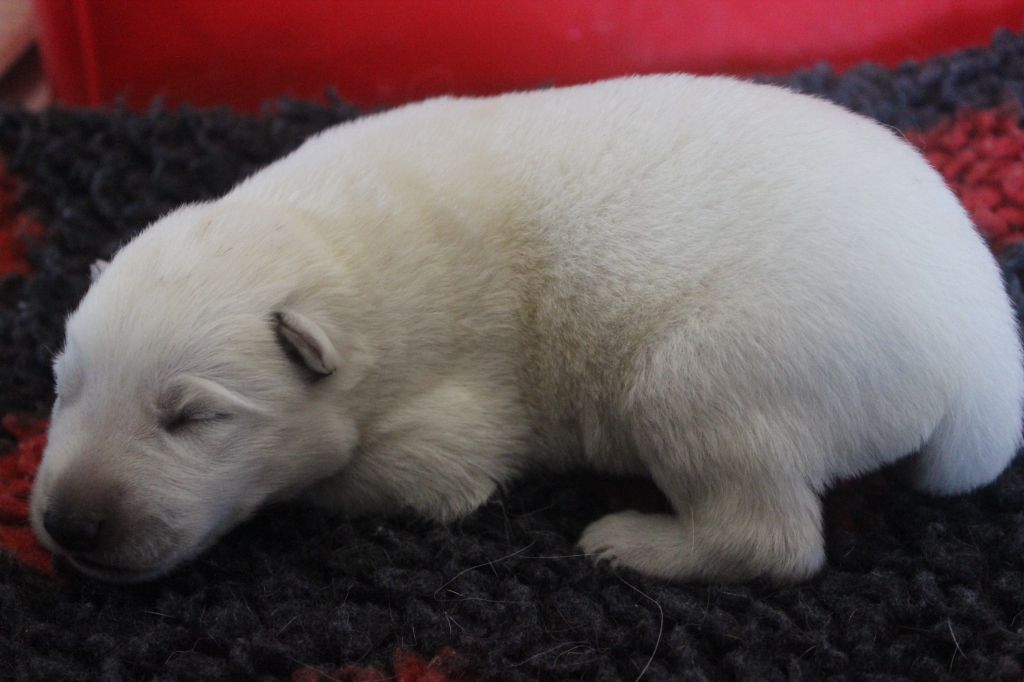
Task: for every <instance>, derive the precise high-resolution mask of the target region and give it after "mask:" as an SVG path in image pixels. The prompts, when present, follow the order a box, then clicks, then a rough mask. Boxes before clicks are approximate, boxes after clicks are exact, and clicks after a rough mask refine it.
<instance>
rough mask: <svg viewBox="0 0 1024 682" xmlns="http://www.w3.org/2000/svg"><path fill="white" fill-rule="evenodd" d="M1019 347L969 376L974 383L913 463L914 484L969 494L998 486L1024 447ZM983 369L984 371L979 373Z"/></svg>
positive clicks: (1023, 391)
mask: <svg viewBox="0 0 1024 682" xmlns="http://www.w3.org/2000/svg"><path fill="white" fill-rule="evenodd" d="M1017 344H1019V342H1018V341H1017V340H1016V339H1014V345H1015V348H1014V351H1015V352H1013V353H1006V354H1000V355H1001V356H1002V357H1008V358H1009V359H1010V362H1009V363H999V362H996V361H995V360H994V359H993V358H991V357H990V358H988V362H984V363H978V364H980V365H983V366H982V367H980V368H979V367H978V365H975V368H974V369H975V370H976V371H974V372H966V373H965V374H964V376H965V379H966V381H967V383H968V385H967V386H966V390H963V391H961V394H960V396H959V400H957V401H956V402H955V403H954V404H953V406H952V407H951V409H950V410H949V411H948V412H947V413H946V415H945V416H944V417H943V418H942V420H941V421H940V422H939V425H938V427H937V428H936V429H935V431H934V432H933V433H932V435H931V437H930V438H929V439H928V441H927V442H926V443H925V445H924V448H922V450H921V452H920V453H918V454H917V455H915V457H914V458H913V459H912V461H911V462H910V463H909V464H910V471H909V472H908V473H909V474H910V481H911V483H912V485H914V487H916V488H918V489H919V490H921V491H923V492H928V493H932V494H937V495H955V494H958V493H964V492H968V491H971V490H974V489H975V488H979V487H981V486H983V485H986V484H988V483H991V482H992V481H994V480H995V479H996V478H997V477H998V476H999V474H1001V473H1002V472H1003V470H1004V469H1005V468H1006V467H1007V465H1008V464H1009V463H1010V460H1012V459H1013V457H1014V455H1015V454H1016V452H1017V450H1018V449H1019V448H1020V447H1021V410H1022V405H1024V368H1022V367H1021V361H1020V350H1019V345H1017ZM978 370H980V371H978Z"/></svg>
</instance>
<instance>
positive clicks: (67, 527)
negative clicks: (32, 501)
mask: <svg viewBox="0 0 1024 682" xmlns="http://www.w3.org/2000/svg"><path fill="white" fill-rule="evenodd" d="M102 525H103V521H102V520H99V519H93V518H89V517H85V516H75V515H74V514H64V513H61V512H58V511H55V510H53V509H49V510H47V512H46V513H45V514H43V528H45V529H46V532H47V533H49V534H50V537H51V538H53V541H54V542H56V543H57V544H58V545H60V546H61V547H63V548H64V549H66V550H68V551H69V552H88V551H90V550H93V549H95V548H96V545H97V544H98V542H99V539H100V527H101V526H102Z"/></svg>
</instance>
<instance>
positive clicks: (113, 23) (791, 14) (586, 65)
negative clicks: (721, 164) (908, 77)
mask: <svg viewBox="0 0 1024 682" xmlns="http://www.w3.org/2000/svg"><path fill="white" fill-rule="evenodd" d="M35 7H36V13H37V17H38V19H39V28H40V35H41V44H42V48H43V57H44V60H45V64H46V67H47V73H48V75H49V78H50V80H51V83H52V86H53V88H54V92H55V95H56V96H57V98H58V99H59V100H61V101H64V102H66V103H68V104H75V105H99V104H105V103H108V102H110V101H112V100H113V99H114V98H116V97H117V96H119V95H120V96H124V97H125V98H126V100H127V102H128V103H129V104H130V105H132V106H135V107H144V106H146V105H147V104H148V102H149V101H150V100H151V99H152V98H153V97H154V96H158V95H160V96H163V97H165V98H166V99H167V100H168V101H169V102H170V103H177V102H182V101H189V102H193V103H195V104H199V105H209V104H230V105H233V106H236V107H239V108H242V109H249V110H254V109H256V108H258V106H259V104H260V102H262V101H264V100H266V99H268V98H273V97H279V96H284V95H291V96H297V97H302V98H313V99H319V98H322V97H323V94H324V92H325V90H326V88H327V87H328V86H332V85H333V86H335V87H336V89H337V90H338V92H339V93H340V94H341V96H342V97H343V98H344V99H346V100H348V101H350V102H353V103H355V104H358V105H360V106H364V107H366V106H379V105H391V104H397V103H401V102H405V101H409V100H414V99H421V98H423V97H427V96H430V95H435V94H442V93H460V94H487V93H494V92H498V91H503V90H510V89H516V88H531V87H537V86H542V85H548V84H567V83H576V82H582V81H587V80H593V79H597V78H603V77H609V76H615V75H621V74H628V73H650V72H657V71H690V72H695V73H711V72H718V73H733V74H752V73H783V72H788V71H792V70H794V69H797V68H801V67H806V66H810V65H813V64H814V63H816V62H820V61H827V62H829V63H830V64H832V65H833V66H834V67H836V68H838V69H844V68H847V67H849V66H851V65H853V64H856V63H858V62H861V61H864V60H871V61H875V62H880V63H882V64H887V65H893V64H896V63H898V62H900V61H903V60H904V59H908V58H917V59H921V58H926V57H929V56H932V55H934V54H937V53H940V52H946V51H951V50H954V49H957V48H961V47H966V46H972V45H985V44H987V43H988V42H989V40H990V39H991V37H992V33H993V31H994V30H995V29H996V28H999V27H1003V28H1009V29H1012V30H1021V29H1024V2H1021V0H887V1H885V2H864V1H863V0H829V1H823V0H715V1H709V0H675V1H673V0H651V1H650V2H633V1H631V0H517V1H515V2H509V1H508V0H472V1H471V2H454V1H450V0H289V1H283V0H174V1H172V2H139V1H138V0H35Z"/></svg>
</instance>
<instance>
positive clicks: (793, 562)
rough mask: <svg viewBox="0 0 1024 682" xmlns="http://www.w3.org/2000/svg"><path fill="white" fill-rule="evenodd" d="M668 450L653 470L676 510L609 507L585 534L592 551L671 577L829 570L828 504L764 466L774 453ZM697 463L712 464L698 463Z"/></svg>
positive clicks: (778, 575) (795, 576) (790, 575)
mask: <svg viewBox="0 0 1024 682" xmlns="http://www.w3.org/2000/svg"><path fill="white" fill-rule="evenodd" d="M749 427H750V425H749V423H748V424H747V425H746V428H747V430H748V436H749ZM743 428H744V427H743V426H742V425H741V426H738V428H737V430H736V431H734V432H733V434H734V435H733V437H734V438H735V439H736V440H739V441H745V440H747V438H746V437H744V436H742V435H740V434H743V433H744V431H743ZM722 435H724V436H726V438H728V436H727V435H726V433H723V434H722ZM689 442H690V444H693V443H694V439H689ZM710 442H717V443H718V444H719V445H725V444H726V443H728V441H723V440H722V439H721V438H711V439H707V440H705V443H707V444H709V443H710ZM731 445H734V446H735V445H736V443H731ZM765 447H766V448H768V447H770V444H769V443H765ZM665 454H666V453H659V454H658V455H656V456H655V457H652V458H651V461H652V467H651V468H652V474H653V476H654V480H655V483H656V484H657V485H658V486H659V487H660V488H661V490H662V491H663V492H664V493H665V494H666V496H667V497H668V498H669V500H670V502H671V503H672V507H673V509H674V510H675V514H643V513H639V512H634V511H625V512H619V513H615V514H609V515H608V516H605V517H604V518H601V519H599V520H597V521H596V522H594V523H592V524H591V525H590V526H588V527H587V528H586V530H585V531H584V532H583V536H582V538H581V539H580V547H581V548H582V549H583V550H584V551H585V552H587V553H588V554H592V555H593V556H594V557H595V558H597V559H601V560H608V561H610V562H611V563H612V565H613V566H624V567H628V568H631V569H634V570H636V571H638V572H640V573H643V574H646V575H649V576H653V577H657V578H663V579H667V580H702V581H740V580H747V579H751V578H755V577H758V576H764V577H769V578H772V579H775V580H780V581H796V580H802V579H804V578H808V577H810V576H811V575H813V574H814V573H816V572H817V571H818V570H819V569H820V568H821V567H822V565H823V564H824V561H825V552H824V541H823V538H822V529H821V528H822V521H821V516H822V512H821V501H820V499H819V497H818V495H817V494H816V493H815V491H814V490H813V489H812V488H811V487H810V485H809V484H808V483H807V482H806V481H804V480H801V478H800V477H799V476H795V475H786V474H783V473H781V472H780V471H779V470H777V469H776V470H774V471H773V470H772V469H773V467H771V466H766V465H767V464H768V463H769V462H771V461H772V460H773V459H774V456H775V453H768V452H764V451H763V450H761V451H756V450H753V451H751V452H748V453H746V454H745V455H741V456H737V453H736V452H735V451H733V452H731V453H721V452H710V451H704V452H689V453H684V452H676V453H668V456H667V457H666V456H663V455H665ZM681 458H685V459H681ZM695 462H701V463H703V465H704V466H705V467H707V470H706V471H703V472H702V471H699V470H698V469H695V467H694V463H695ZM738 463H745V464H746V465H747V466H736V465H737V464H738ZM782 468H783V469H784V468H785V467H782Z"/></svg>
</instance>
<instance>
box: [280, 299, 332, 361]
mask: <svg viewBox="0 0 1024 682" xmlns="http://www.w3.org/2000/svg"><path fill="white" fill-rule="evenodd" d="M273 319H274V324H275V331H276V332H277V337H278V339H279V340H280V341H281V343H282V345H283V346H284V348H285V352H287V353H288V354H289V355H290V356H291V357H292V358H293V359H295V360H296V361H297V362H301V363H302V364H303V365H305V366H306V368H307V369H309V370H310V371H311V372H313V373H314V374H317V375H319V376H329V375H331V374H334V372H335V371H337V369H338V366H339V365H340V364H341V360H340V358H339V357H338V351H337V350H336V349H335V348H334V344H332V343H331V340H330V339H329V338H328V337H327V334H326V333H325V332H324V330H323V328H322V327H321V326H320V325H318V324H317V323H316V322H314V321H313V320H311V319H309V318H308V317H306V316H305V315H303V314H302V313H299V312H296V311H294V310H290V309H284V310H278V311H276V312H275V313H274V315H273Z"/></svg>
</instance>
